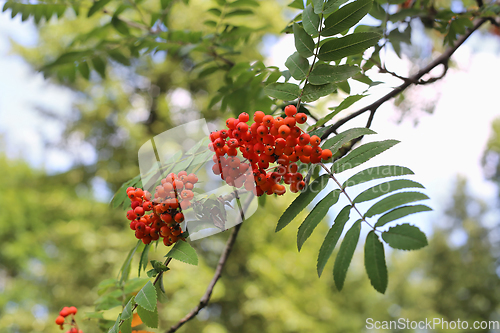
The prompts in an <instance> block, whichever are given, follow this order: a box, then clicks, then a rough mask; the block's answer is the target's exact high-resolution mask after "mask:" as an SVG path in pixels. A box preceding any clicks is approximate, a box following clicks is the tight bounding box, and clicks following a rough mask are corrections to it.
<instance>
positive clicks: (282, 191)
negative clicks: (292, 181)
mask: <svg viewBox="0 0 500 333" xmlns="http://www.w3.org/2000/svg"><path fill="white" fill-rule="evenodd" d="M272 191H273V193H276V194H277V195H283V194H285V191H286V190H285V186H283V185H280V184H274V185H273V186H272Z"/></svg>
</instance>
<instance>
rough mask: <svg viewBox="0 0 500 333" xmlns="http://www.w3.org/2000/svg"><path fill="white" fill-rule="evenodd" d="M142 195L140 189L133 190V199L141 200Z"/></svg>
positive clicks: (142, 192)
mask: <svg viewBox="0 0 500 333" xmlns="http://www.w3.org/2000/svg"><path fill="white" fill-rule="evenodd" d="M143 194H144V191H143V190H142V189H140V188H138V189H136V190H135V197H136V198H142V195H143Z"/></svg>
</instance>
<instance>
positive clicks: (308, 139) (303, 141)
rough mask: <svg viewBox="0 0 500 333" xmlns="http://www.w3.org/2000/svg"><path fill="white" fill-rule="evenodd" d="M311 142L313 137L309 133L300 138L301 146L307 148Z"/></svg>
mask: <svg viewBox="0 0 500 333" xmlns="http://www.w3.org/2000/svg"><path fill="white" fill-rule="evenodd" d="M309 142H311V137H310V136H309V134H307V133H303V134H301V135H300V136H299V145H301V146H305V145H307V144H308V143H309Z"/></svg>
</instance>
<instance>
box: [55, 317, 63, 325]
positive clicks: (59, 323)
mask: <svg viewBox="0 0 500 333" xmlns="http://www.w3.org/2000/svg"><path fill="white" fill-rule="evenodd" d="M56 324H57V325H62V324H64V317H63V316H59V317H57V318H56Z"/></svg>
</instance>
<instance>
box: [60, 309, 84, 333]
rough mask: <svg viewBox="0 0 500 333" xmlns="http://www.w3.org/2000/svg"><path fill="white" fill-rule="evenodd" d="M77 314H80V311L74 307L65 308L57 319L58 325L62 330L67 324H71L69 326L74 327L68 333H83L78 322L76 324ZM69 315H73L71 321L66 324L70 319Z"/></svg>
mask: <svg viewBox="0 0 500 333" xmlns="http://www.w3.org/2000/svg"><path fill="white" fill-rule="evenodd" d="M77 312H78V309H77V308H75V307H74V306H71V307H67V306H65V307H64V308H63V309H62V310H61V311H60V312H59V316H58V317H57V318H56V324H57V325H59V326H60V327H61V330H62V329H64V325H65V324H69V325H71V326H73V327H71V329H69V330H68V331H66V333H83V332H82V330H79V329H78V326H77V325H76V322H75V315H76V313H77ZM69 315H71V321H70V322H66V317H68V316H69Z"/></svg>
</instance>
